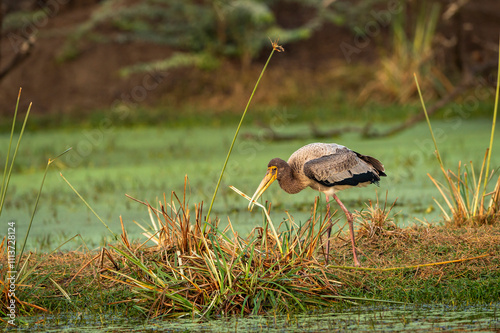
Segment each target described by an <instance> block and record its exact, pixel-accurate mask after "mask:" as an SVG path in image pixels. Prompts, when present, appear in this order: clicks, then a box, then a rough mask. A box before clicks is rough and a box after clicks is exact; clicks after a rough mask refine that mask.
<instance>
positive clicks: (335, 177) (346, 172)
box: [303, 148, 385, 186]
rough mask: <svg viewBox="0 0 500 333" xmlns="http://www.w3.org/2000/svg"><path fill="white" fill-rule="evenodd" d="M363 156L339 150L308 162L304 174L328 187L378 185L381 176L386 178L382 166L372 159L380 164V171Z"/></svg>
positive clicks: (344, 149) (345, 149)
mask: <svg viewBox="0 0 500 333" xmlns="http://www.w3.org/2000/svg"><path fill="white" fill-rule="evenodd" d="M361 156H362V155H360V154H358V153H356V152H354V151H352V150H350V149H347V148H343V149H339V150H337V152H336V153H335V154H331V155H326V156H322V157H320V158H317V159H313V160H310V161H308V162H306V163H305V164H304V169H303V170H304V174H305V175H306V176H307V177H309V178H311V179H313V180H315V181H317V182H318V183H320V184H323V185H326V186H336V185H350V186H357V185H359V184H363V183H378V181H379V180H380V176H382V175H383V176H385V174H384V173H383V166H382V164H381V163H380V162H379V161H378V160H376V159H374V158H373V157H370V158H371V159H373V160H376V161H377V162H378V165H377V166H376V167H379V168H380V169H381V170H379V169H378V168H376V167H375V166H374V165H372V164H371V163H370V161H369V160H368V159H366V158H362V157H367V156H362V157H361ZM379 171H380V172H379ZM379 175H380V176H379Z"/></svg>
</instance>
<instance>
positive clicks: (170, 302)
mask: <svg viewBox="0 0 500 333" xmlns="http://www.w3.org/2000/svg"><path fill="white" fill-rule="evenodd" d="M144 204H145V205H146V206H147V207H148V210H149V212H150V218H151V224H152V230H154V231H152V232H149V231H145V233H144V234H145V236H146V237H147V239H148V240H150V241H152V242H154V243H155V245H154V246H153V247H148V248H145V247H144V246H145V245H144V244H141V245H133V244H131V242H130V241H129V240H128V237H127V234H126V231H125V229H123V233H122V235H121V238H122V244H121V245H120V246H114V247H113V250H114V253H115V254H116V255H117V256H118V258H120V259H119V260H122V261H123V262H125V265H124V267H125V269H123V270H117V269H116V268H108V269H107V270H106V271H105V272H103V274H102V276H103V277H104V278H107V279H109V280H112V281H115V282H117V283H121V284H123V285H126V286H129V287H130V288H131V290H132V292H133V293H134V295H135V296H134V297H133V298H131V299H129V300H126V302H129V303H130V304H132V306H133V307H134V308H136V309H138V310H139V311H141V312H142V313H144V314H145V315H147V316H149V317H159V316H161V317H170V318H171V317H178V316H183V315H188V314H189V315H192V316H200V317H213V316H216V315H230V314H232V315H234V314H236V315H249V314H265V313H269V312H274V313H284V312H289V311H297V310H301V311H305V310H307V309H309V308H312V307H317V306H321V305H323V306H327V305H328V304H330V302H331V301H328V300H327V299H322V296H325V295H330V296H335V295H338V288H339V287H340V286H341V285H342V283H341V282H339V281H338V279H337V277H336V275H335V274H332V272H329V271H328V270H327V269H326V267H325V265H324V263H320V262H319V261H318V258H317V257H316V254H317V249H318V246H319V245H321V239H320V236H319V235H318V233H315V232H313V231H314V229H315V228H316V227H319V228H320V230H323V231H324V229H325V223H319V224H320V225H319V226H318V225H317V223H318V219H317V218H316V219H311V220H309V221H308V223H306V224H304V225H303V226H296V227H289V228H288V229H287V230H286V231H285V232H283V233H281V234H280V235H279V236H278V237H279V239H276V237H275V235H274V234H273V233H272V232H269V231H268V230H267V228H255V229H254V231H253V232H252V233H251V234H250V236H249V237H248V238H247V239H243V238H241V237H239V236H238V234H237V233H236V232H234V231H233V228H232V225H231V223H230V221H229V225H228V227H227V228H226V230H219V229H218V221H217V220H209V221H208V222H207V227H205V228H204V225H205V224H204V223H205V221H204V219H203V214H202V208H203V207H202V204H200V205H195V208H194V221H192V222H191V218H192V217H191V215H192V214H193V213H192V212H191V211H190V209H189V207H188V206H187V205H186V197H185V196H184V197H182V198H181V199H180V198H178V197H177V195H176V194H175V193H172V196H171V200H170V201H166V200H165V201H164V202H163V203H160V207H159V208H158V209H157V208H153V207H152V206H151V205H150V204H147V203H144ZM144 229H145V230H146V228H144ZM228 233H232V235H233V237H232V238H230V237H229V235H228ZM280 244H286V245H283V247H280ZM283 249H285V250H284V251H283V252H282V250H283ZM119 260H118V261H119Z"/></svg>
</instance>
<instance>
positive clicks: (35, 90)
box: [0, 0, 500, 115]
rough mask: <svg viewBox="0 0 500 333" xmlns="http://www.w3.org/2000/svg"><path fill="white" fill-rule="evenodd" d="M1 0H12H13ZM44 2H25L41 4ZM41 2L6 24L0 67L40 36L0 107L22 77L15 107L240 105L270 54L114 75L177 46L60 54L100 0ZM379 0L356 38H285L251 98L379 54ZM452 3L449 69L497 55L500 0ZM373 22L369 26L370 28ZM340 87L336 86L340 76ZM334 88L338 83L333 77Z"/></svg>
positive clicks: (5, 108) (447, 25)
mask: <svg viewBox="0 0 500 333" xmlns="http://www.w3.org/2000/svg"><path fill="white" fill-rule="evenodd" d="M28 2H29V1H28ZM439 2H440V3H441V4H442V5H443V12H446V10H449V11H452V10H453V8H454V7H453V6H454V5H453V3H454V1H451V0H450V1H439ZM5 3H7V4H10V5H13V4H15V2H12V1H5ZM40 3H42V2H40V1H39V2H37V3H34V4H31V6H35V7H36V6H40ZM45 3H46V7H45V8H44V10H45V11H46V13H47V14H48V15H47V17H46V18H45V19H39V20H35V23H26V24H24V25H23V26H22V28H21V29H19V30H16V31H4V33H3V34H2V39H1V50H0V54H1V58H0V69H2V68H5V67H6V66H7V65H8V64H9V62H10V61H11V60H12V59H13V58H14V57H15V52H16V50H18V49H19V47H20V45H21V41H22V40H23V39H24V38H25V37H27V36H28V35H35V36H36V41H35V43H34V45H33V47H32V48H31V50H30V54H29V56H28V57H27V58H26V59H25V60H23V61H22V63H21V64H20V65H19V66H17V67H16V68H15V69H13V70H12V71H10V72H9V73H8V74H7V75H6V76H5V77H4V78H3V79H2V80H1V81H0V114H3V115H8V114H10V113H11V112H12V110H13V108H14V105H15V100H16V98H17V93H18V89H19V87H22V88H23V99H22V103H23V105H22V106H21V107H22V108H25V107H26V106H27V104H28V103H29V102H30V101H31V102H33V105H34V110H35V112H36V113H40V114H41V113H69V112H74V113H79V114H87V113H88V112H90V111H94V110H96V109H109V108H110V107H113V106H116V105H118V104H127V105H135V104H141V105H155V104H157V103H159V102H161V103H164V104H165V107H168V105H170V103H179V102H183V101H186V100H194V101H196V100H198V101H200V102H202V101H203V106H205V107H207V106H208V107H211V108H225V109H231V108H234V109H237V110H240V109H241V107H242V105H243V104H244V102H245V101H246V99H247V98H248V92H249V91H250V90H251V87H252V85H253V83H254V82H255V79H256V77H257V75H258V73H259V71H260V70H261V68H262V63H263V62H264V61H265V59H266V58H267V55H268V54H269V53H268V52H267V51H266V52H263V54H262V55H261V56H260V57H258V59H256V60H255V61H254V63H253V64H252V65H251V66H250V68H249V69H248V71H246V72H242V71H241V66H240V64H239V63H238V62H237V61H226V62H224V63H223V64H222V66H221V68H219V69H217V70H215V71H212V72H203V71H200V70H196V69H188V68H184V69H178V70H174V71H169V72H168V73H144V74H136V75H132V76H131V77H128V78H122V77H120V76H119V75H118V71H119V69H120V68H123V67H124V66H127V65H131V64H134V63H137V62H146V61H151V60H157V59H162V58H166V57H168V56H169V55H171V54H172V53H173V52H174V50H172V49H171V48H170V47H168V46H164V45H163V46H162V45H156V44H151V43H145V42H124V43H98V42H86V43H85V45H83V47H82V52H81V53H80V54H79V55H78V56H77V57H75V58H74V59H72V60H67V61H64V62H60V61H58V60H57V59H58V55H60V53H61V50H62V47H63V44H64V42H65V38H66V37H65V36H66V35H67V32H68V31H70V30H71V29H74V28H75V27H76V26H77V25H78V24H80V23H82V22H84V21H85V20H87V19H88V18H89V17H90V16H91V15H92V13H93V12H94V11H95V10H96V8H98V6H99V5H100V4H99V1H96V0H89V1H71V0H48V1H46V2H45ZM387 5H388V6H389V5H390V1H389V2H388V4H387ZM275 8H276V9H275V10H276V17H277V20H278V22H279V23H280V24H281V25H282V26H284V27H290V26H292V25H293V24H294V23H296V22H299V21H300V20H303V19H304V15H307V12H306V11H304V10H303V9H301V8H300V6H299V5H297V4H296V3H291V2H283V3H280V4H279V5H277V6H276V7H275ZM4 9H5V8H4ZM11 9H12V8H11ZM31 9H32V8H31ZM384 10H385V11H387V10H388V8H384V6H381V7H380V8H378V9H376V10H374V14H373V15H372V19H371V20H369V21H367V22H366V25H365V26H364V27H362V28H364V29H366V32H367V34H368V38H367V39H361V38H360V37H359V36H357V35H355V34H353V32H352V31H351V30H350V29H348V28H345V27H338V26H334V25H325V26H323V27H321V28H320V29H318V30H317V31H316V32H315V34H314V35H313V36H312V38H310V39H308V40H305V41H301V42H297V43H294V44H290V45H285V49H286V52H285V53H284V54H280V55H277V56H275V58H277V59H273V64H272V66H270V68H269V69H268V72H267V73H266V80H264V81H265V82H263V83H262V84H263V86H261V90H263V92H262V93H261V95H259V96H257V101H259V100H260V101H261V102H272V98H273V97H272V94H270V93H269V91H273V90H275V91H276V88H275V87H276V85H280V83H281V82H283V81H284V78H285V76H286V77H287V78H289V80H294V82H298V83H290V82H288V83H287V84H284V85H283V86H282V87H281V88H280V90H281V91H283V89H291V90H292V91H293V90H294V89H295V90H301V89H311V90H313V89H316V88H317V87H315V86H314V82H315V80H314V78H315V75H321V74H325V73H327V72H329V71H333V70H335V69H337V68H338V67H339V66H347V65H350V64H353V63H356V62H359V61H365V62H370V63H373V64H376V60H377V55H378V51H377V50H378V49H380V48H381V47H383V46H384V45H385V46H387V45H388V40H389V38H387V37H388V35H389V29H388V28H387V25H386V24H385V23H384V21H383V17H380V16H377V15H376V14H377V13H381V11H384ZM456 10H457V13H455V14H454V15H453V16H452V17H451V18H450V19H448V20H447V19H445V16H443V18H442V19H441V20H440V24H439V34H438V36H437V41H436V43H438V44H439V50H440V52H439V53H437V54H436V57H437V58H438V61H439V62H440V63H442V64H443V65H446V66H447V67H448V70H449V71H456V72H458V73H460V72H463V71H464V70H465V69H466V67H468V66H473V65H475V64H479V63H483V62H485V61H490V60H491V59H495V52H496V50H497V41H498V33H499V31H500V23H499V22H500V2H495V3H494V4H492V2H491V1H488V0H481V1H479V0H478V1H474V2H472V1H471V2H469V3H467V4H466V5H464V6H463V7H457V8H456ZM375 28H376V30H373V31H374V32H373V33H371V36H370V31H371V30H370V29H375ZM306 79H307V80H310V82H308V84H306V85H304V84H302V85H301V83H300V81H301V80H306ZM318 84H321V81H319V82H318ZM271 87H274V88H272V89H271ZM339 87H340V88H342V83H340V82H339ZM335 88H338V87H332V89H335ZM266 91H268V93H265V92H266Z"/></svg>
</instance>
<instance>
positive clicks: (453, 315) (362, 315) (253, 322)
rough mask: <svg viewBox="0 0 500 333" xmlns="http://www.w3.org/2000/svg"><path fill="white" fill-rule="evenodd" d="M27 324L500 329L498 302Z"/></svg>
mask: <svg viewBox="0 0 500 333" xmlns="http://www.w3.org/2000/svg"><path fill="white" fill-rule="evenodd" d="M25 327H26V328H28V327H29V330H44V331H45V332H74V331H78V332H123V331H127V332H158V331H161V332H164V331H167V332H207V333H208V332H338V331H342V332H343V331H354V332H402V331H408V332H410V331H411V332H463V331H469V332H470V331H474V332H498V331H499V330H500V303H497V304H490V305H481V306H465V307H450V306H441V305H424V306H413V305H406V306H389V307H387V306H375V307H369V306H361V307H352V308H350V309H346V310H343V311H340V312H327V313H307V314H296V315H288V316H256V317H243V318H236V317H229V318H221V319H216V320H208V321H203V320H193V319H191V318H185V319H177V320H169V321H162V320H150V321H141V320H137V319H133V318H127V317H124V316H120V315H109V314H108V315H103V316H99V317H94V318H90V317H86V316H77V315H75V314H74V313H72V314H68V315H57V316H51V315H48V316H39V317H34V318H29V319H27V326H25ZM16 330H17V329H11V330H10V331H16ZM19 330H20V329H19Z"/></svg>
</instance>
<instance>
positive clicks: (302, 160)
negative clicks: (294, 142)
mask: <svg viewBox="0 0 500 333" xmlns="http://www.w3.org/2000/svg"><path fill="white" fill-rule="evenodd" d="M384 171H385V170H384V166H383V165H382V163H380V161H379V160H377V159H375V158H373V157H371V156H367V155H361V154H359V153H357V152H355V151H352V150H350V149H349V148H347V147H344V146H342V145H338V144H336V143H311V144H308V145H306V146H304V147H302V148H300V149H298V150H297V151H295V152H294V153H293V154H292V155H291V156H290V158H289V159H288V162H285V161H284V160H282V159H281V158H273V159H272V160H271V161H270V162H269V164H268V166H267V173H266V176H265V177H264V179H263V180H262V182H261V183H260V185H259V187H258V188H257V190H256V191H255V193H254V195H253V197H252V199H251V200H250V204H249V208H250V209H251V207H252V206H253V203H254V200H256V199H258V198H259V197H260V196H261V195H262V193H264V191H265V190H266V189H267V188H268V187H269V185H271V183H272V182H274V181H275V180H278V182H279V184H280V187H281V188H282V189H283V190H285V191H286V192H287V193H291V194H294V193H298V192H300V191H302V190H303V189H305V188H306V187H311V188H312V189H314V190H316V191H320V192H323V193H325V195H326V199H327V202H329V197H333V198H334V199H335V201H337V203H338V204H339V206H340V207H341V208H342V210H343V211H344V213H345V214H346V217H347V221H348V222H349V230H350V233H351V241H352V248H353V255H354V262H355V264H356V266H359V261H358V259H357V256H356V248H355V240H354V230H353V221H352V220H353V218H352V214H351V213H350V212H349V211H348V210H347V209H346V208H345V206H344V205H343V203H342V202H341V201H340V199H339V198H338V197H337V195H336V194H335V192H337V191H340V190H343V189H346V188H350V187H362V186H367V185H369V184H378V182H379V181H380V177H381V176H386V174H385V172H384ZM328 205H329V204H328ZM328 207H329V206H328ZM328 211H329V209H328ZM330 231H331V226H330V227H329V229H328V236H329V235H330ZM328 249H329V242H328V245H327V257H326V260H327V261H328Z"/></svg>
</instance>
